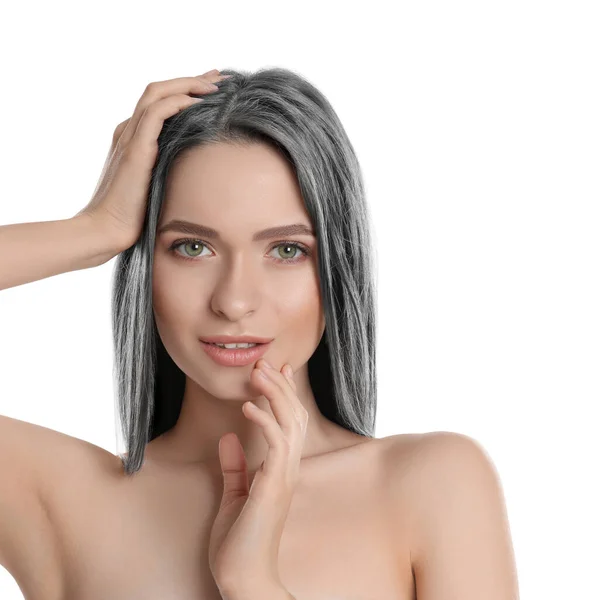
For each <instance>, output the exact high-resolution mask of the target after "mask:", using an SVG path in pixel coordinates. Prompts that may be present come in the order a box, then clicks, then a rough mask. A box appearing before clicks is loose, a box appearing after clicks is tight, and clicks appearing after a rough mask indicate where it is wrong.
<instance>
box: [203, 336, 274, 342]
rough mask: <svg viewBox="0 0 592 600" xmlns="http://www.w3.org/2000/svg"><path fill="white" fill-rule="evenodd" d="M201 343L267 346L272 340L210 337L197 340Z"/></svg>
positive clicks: (246, 337) (245, 337) (244, 337)
mask: <svg viewBox="0 0 592 600" xmlns="http://www.w3.org/2000/svg"><path fill="white" fill-rule="evenodd" d="M199 339H200V340H201V341H202V342H208V343H210V344H213V343H215V342H217V343H218V344H247V343H248V344H251V343H254V344H268V343H269V342H272V341H273V338H264V337H258V336H256V335H210V336H204V337H201V338H199Z"/></svg>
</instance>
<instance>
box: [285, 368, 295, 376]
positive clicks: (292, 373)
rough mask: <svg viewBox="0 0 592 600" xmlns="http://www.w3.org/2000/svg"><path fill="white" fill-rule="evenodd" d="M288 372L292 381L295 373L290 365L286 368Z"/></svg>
mask: <svg viewBox="0 0 592 600" xmlns="http://www.w3.org/2000/svg"><path fill="white" fill-rule="evenodd" d="M286 371H287V372H288V377H289V378H290V379H292V378H293V377H294V371H292V367H291V366H290V365H288V366H287V367H286Z"/></svg>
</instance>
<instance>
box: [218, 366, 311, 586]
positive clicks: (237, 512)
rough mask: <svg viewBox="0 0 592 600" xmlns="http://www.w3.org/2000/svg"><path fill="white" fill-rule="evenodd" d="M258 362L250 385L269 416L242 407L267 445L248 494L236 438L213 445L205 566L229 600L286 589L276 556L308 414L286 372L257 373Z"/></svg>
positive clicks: (227, 437) (228, 436) (229, 435)
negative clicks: (215, 498)
mask: <svg viewBox="0 0 592 600" xmlns="http://www.w3.org/2000/svg"><path fill="white" fill-rule="evenodd" d="M263 362H264V361H262V360H261V361H259V363H258V368H256V369H253V372H252V375H251V383H252V385H254V386H255V387H256V388H257V389H259V390H261V393H262V394H263V395H264V396H265V397H266V398H267V399H268V400H269V403H270V406H271V408H272V411H273V416H272V415H270V414H269V413H268V412H266V411H264V410H262V409H260V408H258V407H256V406H255V405H254V404H251V403H249V402H245V404H243V411H244V414H245V416H246V417H247V418H248V419H250V420H252V421H254V422H255V423H257V424H258V425H260V426H261V429H262V431H263V435H264V436H265V439H266V440H267V442H268V444H269V450H268V453H267V457H266V459H265V460H264V461H263V463H262V465H261V467H260V468H259V469H258V470H257V472H256V473H255V476H254V479H253V482H252V484H251V488H250V490H249V486H248V473H247V463H246V459H245V455H244V451H243V447H242V445H241V443H240V441H239V439H238V437H237V436H236V434H234V433H227V434H225V435H223V436H222V437H221V438H220V442H219V446H218V450H219V456H220V465H221V467H222V473H223V477H224V492H223V495H222V500H221V502H220V510H219V512H218V515H217V516H216V519H215V521H214V524H213V526H212V532H211V534H210V547H209V564H210V569H211V571H212V576H213V577H214V580H215V582H216V584H217V585H218V587H219V589H220V591H221V592H222V593H223V594H225V597H228V598H232V597H233V594H238V593H240V594H248V593H252V594H253V597H263V596H257V594H260V593H263V592H265V591H272V590H273V591H276V590H277V591H278V592H279V591H283V590H284V589H285V588H283V586H282V583H281V581H280V578H279V572H278V551H279V545H280V540H281V537H282V532H283V529H284V524H285V522H286V518H287V515H288V510H289V508H290V504H291V501H292V496H293V493H294V489H295V486H296V483H297V480H298V474H299V468H300V458H301V455H302V448H303V446H304V440H305V436H306V426H307V423H308V413H307V412H306V410H305V408H304V407H303V405H302V404H301V402H300V400H299V399H298V396H297V388H296V384H295V383H294V380H293V378H292V373H291V367H290V366H289V365H284V367H283V368H282V370H281V371H277V370H276V369H274V368H273V367H271V366H270V368H268V369H266V368H259V366H262V363H263ZM289 371H290V372H289ZM262 372H264V373H265V374H266V375H267V377H268V379H265V378H264V377H263V376H262V374H261V373H262ZM274 417H275V418H274ZM234 597H240V596H236V595H235V596H234ZM245 597H246V596H245Z"/></svg>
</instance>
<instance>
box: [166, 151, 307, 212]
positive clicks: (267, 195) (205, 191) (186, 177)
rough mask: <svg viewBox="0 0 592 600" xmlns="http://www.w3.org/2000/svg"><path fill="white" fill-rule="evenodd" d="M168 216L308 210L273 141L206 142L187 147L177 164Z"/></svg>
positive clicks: (170, 182)
mask: <svg viewBox="0 0 592 600" xmlns="http://www.w3.org/2000/svg"><path fill="white" fill-rule="evenodd" d="M165 210H166V211H167V216H172V217H179V215H178V214H177V212H179V211H181V212H191V214H187V215H185V216H187V217H189V216H195V217H197V216H200V217H202V219H203V218H205V217H206V216H208V215H210V214H212V215H216V214H217V215H220V214H221V213H224V212H226V211H228V214H234V215H235V216H237V217H239V216H240V215H242V214H244V216H247V215H248V214H249V213H252V212H256V213H262V214H267V215H269V216H274V215H277V216H282V215H284V214H285V213H286V211H288V212H289V214H291V215H293V216H304V215H305V214H306V209H305V206H304V201H303V199H302V195H301V192H300V187H299V185H298V179H297V177H296V175H295V173H294V171H293V168H292V166H291V165H290V163H289V162H288V161H287V160H286V159H285V158H284V157H283V156H282V154H281V153H280V152H279V150H277V149H275V148H273V147H272V146H270V145H268V144H263V143H252V144H248V145H245V144H241V145H239V144H229V143H215V144H204V145H201V146H198V147H195V148H191V149H189V150H187V151H185V152H184V153H183V154H182V156H180V157H179V159H178V160H177V161H176V162H175V164H174V165H173V166H172V167H171V169H170V171H169V174H168V177H167V185H166V194H165V206H164V207H163V211H165Z"/></svg>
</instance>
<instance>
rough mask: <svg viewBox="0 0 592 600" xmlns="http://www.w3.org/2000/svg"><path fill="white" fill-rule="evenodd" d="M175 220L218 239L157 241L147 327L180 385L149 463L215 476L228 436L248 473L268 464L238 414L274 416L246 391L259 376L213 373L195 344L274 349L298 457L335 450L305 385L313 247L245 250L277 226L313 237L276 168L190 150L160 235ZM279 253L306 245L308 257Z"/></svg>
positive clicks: (241, 153)
mask: <svg viewBox="0 0 592 600" xmlns="http://www.w3.org/2000/svg"><path fill="white" fill-rule="evenodd" d="M175 219H183V220H187V221H191V222H193V223H199V224H202V225H206V226H208V227H210V228H213V229H215V230H217V231H219V232H220V238H219V239H211V238H209V237H206V236H203V235H202V236H197V235H195V236H191V235H188V234H183V233H179V232H175V231H166V232H165V233H163V234H162V235H161V236H159V237H158V238H157V241H156V247H155V257H154V270H153V300H154V314H155V320H156V324H157V327H158V332H159V334H160V336H161V339H162V340H163V343H164V345H165V347H166V349H167V351H168V352H169V354H170V355H171V357H172V358H173V360H174V361H175V362H176V364H177V365H178V366H179V367H180V368H181V369H182V370H183V371H184V373H185V374H186V376H187V378H186V388H185V396H184V399H183V405H182V410H181V415H180V417H179V420H178V422H177V424H176V425H175V427H173V429H171V430H170V431H168V432H167V433H165V434H164V435H162V436H161V437H160V438H158V439H157V440H155V441H154V442H153V443H152V444H151V447H150V449H149V458H150V459H152V460H154V461H159V462H161V463H163V464H164V463H168V462H170V463H174V464H179V463H207V464H210V465H216V464H218V441H219V439H220V437H221V436H222V435H223V434H224V433H227V432H229V431H234V432H235V433H237V435H238V436H239V439H240V441H241V443H242V445H243V448H244V451H245V456H246V459H247V465H248V470H249V471H250V472H252V471H255V470H256V469H257V468H258V467H259V466H260V465H261V463H262V462H263V460H264V459H265V456H266V454H267V448H268V445H267V442H266V440H265V438H264V436H263V433H262V429H261V427H260V426H259V425H257V424H255V423H254V422H253V421H250V420H248V419H246V418H245V416H244V414H243V412H242V410H241V409H242V405H243V403H244V402H246V401H247V400H251V401H253V402H254V403H255V404H256V405H257V406H259V407H260V408H262V409H263V410H265V411H266V412H268V413H269V414H270V415H272V416H273V412H272V410H271V407H270V404H269V401H268V400H267V398H265V396H262V395H259V392H258V391H257V390H255V389H254V388H253V386H252V385H251V382H250V380H251V375H252V372H253V370H254V368H255V366H256V365H255V364H250V365H246V366H243V367H226V366H221V365H219V364H217V363H215V362H214V361H213V360H212V359H211V358H210V357H209V356H208V355H207V354H205V352H204V351H203V349H202V348H201V344H200V342H199V337H201V336H206V335H216V334H233V335H234V334H236V335H241V334H251V335H258V336H262V337H270V338H273V342H272V343H271V346H270V348H269V350H268V351H267V353H266V354H265V356H264V358H265V359H266V360H267V361H268V362H269V363H271V365H272V366H273V367H274V368H275V369H277V370H281V369H282V368H283V367H284V365H285V364H290V365H291V366H292V369H293V371H294V380H295V382H296V384H297V387H298V397H299V399H300V402H301V403H302V405H303V406H304V408H305V409H306V411H307V412H308V426H307V432H306V442H305V446H304V448H303V453H302V457H303V458H306V457H307V456H312V455H316V454H320V453H322V452H327V451H330V450H331V449H332V448H333V447H335V445H336V444H337V445H339V444H340V443H341V441H340V438H339V433H340V431H339V430H340V429H341V428H338V427H336V426H335V424H334V423H332V422H331V421H330V420H328V419H327V418H326V417H324V416H323V415H322V414H321V412H320V411H319V409H318V407H317V403H316V401H315V398H314V395H313V392H312V389H311V387H310V382H309V378H308V368H307V366H308V365H307V362H308V359H309V358H310V357H311V356H312V354H313V353H314V351H315V349H316V347H317V346H318V343H319V341H320V339H321V337H322V335H323V331H324V328H325V319H324V315H323V310H322V304H321V296H320V289H319V281H318V275H317V266H316V262H317V246H316V238H315V237H314V236H310V235H306V234H292V235H283V236H281V235H276V236H274V237H271V238H269V239H264V240H260V241H255V242H254V241H252V237H253V235H254V234H255V233H256V232H258V231H260V230H263V229H266V228H270V227H275V226H280V225H289V224H293V223H302V224H305V225H307V226H308V227H310V228H311V229H313V224H312V221H311V219H310V217H309V216H308V214H307V211H306V208H305V206H304V201H303V199H302V197H301V194H300V190H299V186H298V183H297V181H296V179H295V176H294V175H293V173H292V172H291V170H290V168H289V166H288V164H287V163H286V162H285V160H284V159H283V157H281V156H280V155H279V154H278V153H277V152H276V151H275V150H273V149H271V148H269V147H267V146H266V145H263V144H255V145H250V146H248V147H242V146H236V145H228V144H220V145H211V146H206V147H200V148H197V149H192V150H191V151H189V152H188V153H187V155H185V156H184V157H183V158H182V160H181V162H180V163H179V164H177V165H175V168H174V170H173V171H172V172H171V174H170V175H169V185H168V188H167V196H166V200H165V205H164V207H163V211H162V214H161V218H160V222H159V227H160V226H161V225H164V224H167V223H169V222H170V221H172V220H175ZM192 237H193V238H194V241H191V242H185V243H184V244H183V245H181V246H179V247H177V248H176V249H175V250H173V251H171V250H170V249H169V248H170V246H171V244H173V243H174V242H175V241H176V240H179V239H184V238H192ZM280 242H284V245H283V246H282V245H278V243H280ZM285 242H294V243H300V244H304V245H305V246H306V247H307V248H308V249H309V251H310V255H309V256H306V255H305V254H304V252H303V251H302V250H300V249H299V248H298V247H297V246H295V245H290V244H288V243H285ZM289 260H296V261H297V262H292V263H290V262H288V261H289Z"/></svg>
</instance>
